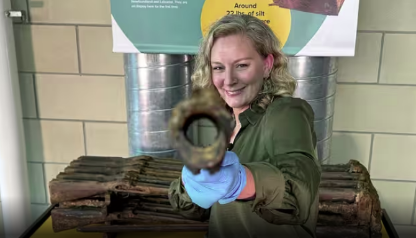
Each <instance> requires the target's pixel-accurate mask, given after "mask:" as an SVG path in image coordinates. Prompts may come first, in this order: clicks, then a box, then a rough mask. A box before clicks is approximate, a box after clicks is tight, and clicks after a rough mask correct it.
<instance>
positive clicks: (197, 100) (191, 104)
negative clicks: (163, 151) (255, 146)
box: [169, 89, 235, 173]
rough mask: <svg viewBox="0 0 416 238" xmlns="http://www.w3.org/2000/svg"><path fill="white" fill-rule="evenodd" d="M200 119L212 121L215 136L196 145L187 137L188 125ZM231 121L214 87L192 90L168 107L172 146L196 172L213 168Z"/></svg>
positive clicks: (225, 144) (223, 148)
mask: <svg viewBox="0 0 416 238" xmlns="http://www.w3.org/2000/svg"><path fill="white" fill-rule="evenodd" d="M200 119H208V120H210V121H212V122H213V123H214V125H215V127H216V129H217V137H216V139H215V140H214V142H213V143H212V144H211V145H209V146H207V147H200V146H197V145H195V144H194V143H192V141H191V140H190V139H189V138H188V137H187V130H188V129H189V127H190V125H191V124H192V123H193V122H195V121H197V120H200ZM234 123H235V122H234V120H233V118H232V116H231V113H230V112H229V111H227V110H226V108H225V106H224V102H223V101H222V99H221V98H220V97H219V95H218V93H217V92H216V91H215V90H211V89H203V90H195V91H194V92H193V94H192V96H191V97H190V98H188V99H186V100H183V101H182V102H180V103H179V104H178V105H177V106H176V107H175V108H174V109H173V111H172V116H171V118H170V121H169V128H170V130H171V135H172V143H173V147H174V148H175V149H176V150H177V152H178V155H179V157H180V159H181V160H182V161H183V162H184V164H185V165H186V166H187V167H188V169H189V170H191V171H192V172H194V173H198V172H199V170H200V169H204V168H205V169H210V170H211V171H212V172H215V171H217V170H218V168H219V165H220V164H221V162H222V160H223V158H224V154H225V152H226V151H227V147H228V144H229V141H230V138H231V134H232V132H233V129H234Z"/></svg>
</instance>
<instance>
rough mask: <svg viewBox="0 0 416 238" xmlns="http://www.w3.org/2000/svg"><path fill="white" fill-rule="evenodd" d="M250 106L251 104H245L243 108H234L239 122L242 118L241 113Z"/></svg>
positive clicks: (235, 116) (235, 117)
mask: <svg viewBox="0 0 416 238" xmlns="http://www.w3.org/2000/svg"><path fill="white" fill-rule="evenodd" d="M248 108H249V106H245V107H242V108H233V114H234V119H235V121H236V122H237V123H238V124H240V118H239V116H240V114H241V113H242V112H244V111H245V110H247V109H248Z"/></svg>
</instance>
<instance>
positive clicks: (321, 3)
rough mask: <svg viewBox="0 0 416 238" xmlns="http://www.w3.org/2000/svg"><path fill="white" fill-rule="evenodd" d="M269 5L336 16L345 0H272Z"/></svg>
mask: <svg viewBox="0 0 416 238" xmlns="http://www.w3.org/2000/svg"><path fill="white" fill-rule="evenodd" d="M272 1H273V3H271V4H269V5H270V6H279V7H281V8H288V9H293V10H298V11H302V12H309V13H316V14H322V15H334V16H338V14H339V12H340V11H341V7H342V5H343V4H344V1H345V0H272Z"/></svg>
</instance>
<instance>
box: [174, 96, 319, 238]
mask: <svg viewBox="0 0 416 238" xmlns="http://www.w3.org/2000/svg"><path fill="white" fill-rule="evenodd" d="M239 119H240V122H241V129H240V132H239V133H238V135H237V137H236V138H235V140H234V146H233V148H232V151H234V152H235V153H236V154H237V155H238V156H239V158H240V162H241V163H242V164H243V165H244V166H246V167H247V168H248V169H249V170H250V171H251V172H252V174H253V177H254V180H255V188H256V197H255V199H254V200H250V201H242V200H236V201H234V202H231V203H228V204H224V205H221V204H219V203H216V204H214V205H213V206H212V207H211V208H210V209H207V210H205V209H202V208H201V207H199V206H197V205H195V204H193V203H192V201H191V199H190V197H189V196H188V194H187V193H186V191H185V189H184V187H183V186H182V181H181V178H178V179H177V180H175V181H173V182H172V183H171V186H170V191H169V198H170V202H171V204H172V206H173V207H174V208H175V209H177V211H178V212H179V213H180V214H182V215H183V216H185V217H187V218H190V219H198V220H204V219H209V230H208V234H207V237H209V238H234V237H236V238H269V237H279V238H282V237H285V238H286V237H287V238H296V237H302V238H303V237H307V238H314V237H316V235H315V228H316V222H317V216H318V203H319V193H318V188H319V183H320V177H321V168H320V165H319V163H318V160H317V158H316V153H315V148H316V135H315V130H314V124H313V121H314V113H313V110H312V108H311V106H310V105H309V104H308V103H307V102H306V101H304V100H302V99H299V98H291V97H282V98H278V99H276V100H274V101H273V102H272V103H271V104H270V105H269V106H268V107H267V109H266V110H262V109H260V107H253V108H252V109H248V110H246V111H244V112H243V113H241V114H240V116H239Z"/></svg>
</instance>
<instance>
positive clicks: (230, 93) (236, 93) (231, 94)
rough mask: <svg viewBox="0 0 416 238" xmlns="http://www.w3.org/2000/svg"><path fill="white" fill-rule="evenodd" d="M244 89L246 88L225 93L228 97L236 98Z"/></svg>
mask: <svg viewBox="0 0 416 238" xmlns="http://www.w3.org/2000/svg"><path fill="white" fill-rule="evenodd" d="M244 88H245V87H243V88H240V89H237V90H224V91H225V94H226V95H227V96H229V97H234V96H237V95H240V94H241V93H242V92H243V90H244Z"/></svg>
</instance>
